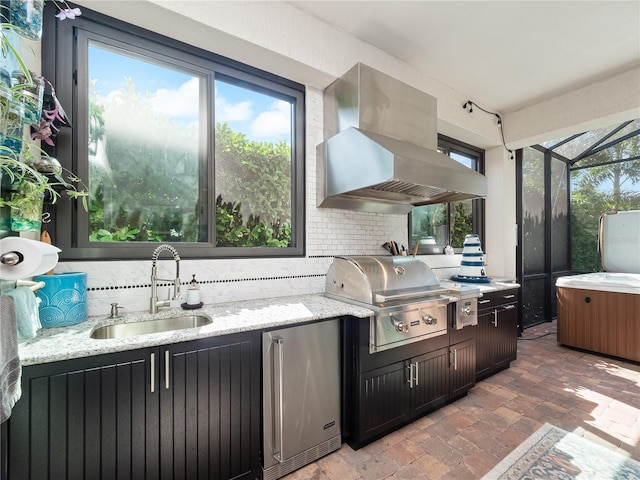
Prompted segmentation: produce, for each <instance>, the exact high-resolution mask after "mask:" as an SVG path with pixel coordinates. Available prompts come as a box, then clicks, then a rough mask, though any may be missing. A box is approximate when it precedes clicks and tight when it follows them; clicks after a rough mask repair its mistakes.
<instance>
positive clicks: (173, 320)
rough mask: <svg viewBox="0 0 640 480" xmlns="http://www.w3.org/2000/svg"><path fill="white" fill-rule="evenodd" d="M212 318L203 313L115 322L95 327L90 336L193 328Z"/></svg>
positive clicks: (110, 336)
mask: <svg viewBox="0 0 640 480" xmlns="http://www.w3.org/2000/svg"><path fill="white" fill-rule="evenodd" d="M212 321H213V320H211V318H209V317H207V316H204V315H180V316H179V317H170V318H159V319H157V320H145V321H142V322H132V323H115V324H112V325H105V326H103V327H99V328H96V329H95V330H94V331H93V332H91V338H96V339H109V338H124V337H132V336H135V335H144V334H148V333H158V332H170V331H172V330H181V329H183V328H195V327H202V326H204V325H209V324H210V323H211V322H212Z"/></svg>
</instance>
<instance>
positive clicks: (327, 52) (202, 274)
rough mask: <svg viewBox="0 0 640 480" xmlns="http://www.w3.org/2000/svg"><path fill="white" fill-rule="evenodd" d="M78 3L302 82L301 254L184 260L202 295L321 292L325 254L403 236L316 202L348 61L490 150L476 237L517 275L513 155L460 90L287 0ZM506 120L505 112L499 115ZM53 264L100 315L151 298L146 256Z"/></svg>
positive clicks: (441, 270) (385, 221)
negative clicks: (338, 82) (391, 82)
mask: <svg viewBox="0 0 640 480" xmlns="http://www.w3.org/2000/svg"><path fill="white" fill-rule="evenodd" d="M77 3H79V4H80V5H81V6H86V7H88V8H91V9H94V10H97V11H99V12H102V13H105V14H108V15H111V16H113V17H115V18H120V19H122V20H125V21H128V22H130V23H133V24H135V25H138V26H141V27H144V28H147V29H149V30H153V31H156V32H159V33H162V34H164V35H167V36H170V37H173V38H176V39H178V40H181V41H184V42H186V43H189V44H192V45H195V46H198V47H201V48H204V49H207V50H210V51H213V52H216V53H218V54H221V55H224V56H227V57H230V58H232V59H234V60H238V61H241V62H244V63H247V64H249V65H252V66H255V67H258V68H261V69H264V70H266V71H269V72H272V73H275V74H277V75H281V76H283V77H286V78H289V79H291V80H294V81H297V82H299V83H302V84H304V85H306V86H307V100H306V102H307V103H306V115H307V118H306V134H307V138H306V141H307V145H306V150H307V151H306V173H307V178H306V188H307V205H306V222H307V224H306V225H307V229H306V257H305V258H299V259H261V260H251V259H247V260H197V261H195V260H194V261H192V260H183V261H181V267H180V271H181V277H182V280H183V281H185V282H186V281H188V280H190V278H191V275H192V274H196V277H197V279H198V280H199V281H200V282H201V283H202V287H201V288H202V296H203V300H204V301H205V302H207V303H209V302H226V301H232V300H242V299H249V298H258V297H262V298H266V297H274V296H283V295H292V294H304V293H318V292H322V291H323V290H324V274H325V273H326V270H327V268H328V267H329V265H330V263H331V260H332V256H334V255H357V254H381V253H383V250H382V248H381V247H380V245H381V244H382V243H383V242H384V241H386V240H389V239H394V240H396V241H397V242H398V243H405V244H406V243H407V220H406V217H405V216H399V215H383V214H369V213H360V212H351V211H345V210H335V209H317V208H316V206H315V199H316V192H315V162H316V159H315V146H316V145H317V144H318V143H320V142H322V141H323V140H324V138H323V134H322V90H323V89H324V88H325V87H326V86H327V85H328V84H329V83H330V82H331V81H332V80H334V79H335V78H337V77H338V76H340V75H342V74H343V73H344V72H345V71H347V70H348V69H349V68H350V67H351V66H352V65H353V64H355V63H356V62H362V63H365V64H367V65H370V66H372V67H374V68H376V69H378V70H381V71H383V72H385V73H387V74H389V75H392V76H394V77H396V78H398V79H399V80H401V81H404V82H406V83H408V84H410V85H412V86H414V87H416V88H419V89H421V90H423V91H425V92H427V93H429V94H430V95H433V96H435V97H436V98H437V100H438V128H439V132H440V133H443V134H446V135H449V136H452V137H454V138H457V139H459V140H462V141H465V142H467V143H470V144H474V145H477V146H478V147H481V148H486V149H487V157H486V158H487V167H486V173H487V176H488V177H489V194H488V196H487V202H486V204H487V217H486V220H487V235H486V236H487V238H486V239H484V240H483V245H484V247H485V251H486V258H487V260H488V269H487V270H488V274H489V275H491V276H507V277H513V276H514V275H515V246H516V235H515V162H514V161H512V160H510V159H509V157H508V154H507V153H506V151H505V150H504V148H503V147H502V143H501V137H500V131H499V129H498V127H497V125H496V124H495V122H494V118H493V117H492V116H490V115H479V114H474V115H469V114H467V113H466V112H465V111H464V110H463V109H462V108H461V106H462V104H463V103H464V102H465V101H466V100H467V96H466V95H465V94H464V92H457V91H455V90H453V89H451V88H449V87H447V86H445V85H442V84H440V83H438V82H437V81H435V80H433V79H431V78H428V77H426V76H424V75H422V74H420V73H419V72H418V71H416V70H414V69H413V68H411V67H410V66H409V65H407V64H405V63H403V62H401V61H399V60H397V59H396V58H393V57H391V56H389V55H388V54H386V53H384V52H381V51H379V50H377V49H375V48H374V47H372V46H370V45H368V44H365V43H363V42H361V41H360V40H358V39H356V38H353V37H349V36H347V35H345V34H344V33H343V32H341V31H338V30H335V29H334V28H332V27H329V26H327V25H325V24H322V23H321V22H319V21H317V20H316V19H314V18H312V17H309V16H307V15H305V14H303V13H302V12H300V11H299V10H297V9H295V8H294V7H292V6H291V5H289V4H287V3H285V2H242V1H229V2H226V1H216V2H212V1H205V2H200V1H188V2H185V1H160V0H151V1H132V2H124V1H91V0H80V1H78V2H77ZM66 21H69V20H66ZM517 113H518V112H516V114H513V115H512V117H513V123H514V124H515V123H516V122H517V124H518V125H517V126H516V125H512V128H513V129H514V130H513V131H514V134H513V136H512V138H514V139H516V140H518V139H522V138H525V135H526V132H528V131H529V130H528V125H527V114H526V112H523V113H522V114H520V115H518V114H517ZM550 114H551V112H550V110H543V111H542V113H541V114H540V115H541V116H543V117H544V116H545V115H550ZM570 120H572V121H574V122H575V119H570ZM510 121H511V120H509V121H507V120H505V126H508V124H509V122H510ZM537 123H539V122H537ZM536 128H537V127H536ZM540 133H541V132H539V131H536V134H540ZM163 258H164V257H163ZM424 259H425V260H426V262H427V263H428V264H429V265H431V266H432V267H435V270H436V273H437V274H439V275H440V276H442V277H445V276H449V275H450V274H451V272H452V271H455V269H454V270H452V266H453V267H455V265H456V264H457V265H459V257H458V256H451V257H445V256H438V257H424ZM173 268H174V267H173V264H172V262H170V261H169V260H166V261H165V260H162V261H160V262H159V269H160V271H159V274H160V276H162V277H165V278H166V275H171V274H172V272H173ZM56 270H57V271H86V272H88V283H89V289H90V292H89V310H90V314H92V315H94V314H99V315H103V314H106V313H107V312H108V311H109V304H110V303H111V302H115V301H117V302H119V303H120V304H121V305H124V307H125V308H126V309H127V310H129V311H137V310H144V309H147V308H148V299H149V293H150V288H149V277H150V273H151V261H150V260H149V261H136V262H133V261H130V262H122V261H114V262H61V263H60V264H59V265H58V267H57V268H56ZM127 310H125V312H126V311H127Z"/></svg>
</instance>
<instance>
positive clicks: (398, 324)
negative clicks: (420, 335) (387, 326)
mask: <svg viewBox="0 0 640 480" xmlns="http://www.w3.org/2000/svg"><path fill="white" fill-rule="evenodd" d="M391 323H393V326H394V327H395V329H396V331H397V332H400V333H407V332H408V331H409V325H407V324H406V323H404V322H403V321H401V320H398V319H397V318H395V317H391Z"/></svg>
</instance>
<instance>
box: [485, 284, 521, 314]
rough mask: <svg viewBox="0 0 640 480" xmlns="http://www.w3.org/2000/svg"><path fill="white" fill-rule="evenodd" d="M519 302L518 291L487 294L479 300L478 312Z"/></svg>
mask: <svg viewBox="0 0 640 480" xmlns="http://www.w3.org/2000/svg"><path fill="white" fill-rule="evenodd" d="M517 302H518V290H517V289H512V290H501V291H499V292H490V293H485V294H484V295H483V296H482V297H480V298H479V299H478V311H479V312H482V311H483V310H489V309H492V308H496V307H499V306H502V305H507V304H510V303H517Z"/></svg>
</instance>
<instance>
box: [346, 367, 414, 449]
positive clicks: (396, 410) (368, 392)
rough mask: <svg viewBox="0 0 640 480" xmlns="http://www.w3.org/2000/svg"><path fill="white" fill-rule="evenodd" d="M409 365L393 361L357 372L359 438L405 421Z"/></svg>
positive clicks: (407, 416) (364, 437)
mask: <svg viewBox="0 0 640 480" xmlns="http://www.w3.org/2000/svg"><path fill="white" fill-rule="evenodd" d="M408 380H409V364H408V362H397V363H394V364H392V365H389V366H386V367H382V368H378V369H375V370H371V371H369V372H366V373H364V374H362V375H360V392H359V397H360V398H359V413H358V422H359V426H358V427H357V428H356V431H358V432H359V434H360V438H359V440H360V441H362V440H366V439H368V438H371V437H374V436H376V435H379V434H382V433H387V432H389V431H391V430H392V429H393V427H395V426H397V425H399V424H401V423H403V422H406V421H408V420H409V407H410V404H409V399H410V397H409V384H408V383H407V382H408Z"/></svg>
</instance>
